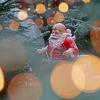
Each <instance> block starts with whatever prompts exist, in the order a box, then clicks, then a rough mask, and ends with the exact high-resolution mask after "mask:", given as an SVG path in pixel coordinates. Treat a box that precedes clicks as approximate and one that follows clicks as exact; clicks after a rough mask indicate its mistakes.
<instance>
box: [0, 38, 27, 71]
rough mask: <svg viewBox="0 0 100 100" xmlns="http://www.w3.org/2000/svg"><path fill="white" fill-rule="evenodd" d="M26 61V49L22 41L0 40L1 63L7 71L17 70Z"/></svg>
mask: <svg viewBox="0 0 100 100" xmlns="http://www.w3.org/2000/svg"><path fill="white" fill-rule="evenodd" d="M25 61H26V50H25V48H24V47H23V45H22V44H21V43H20V42H17V41H16V40H13V39H11V38H10V39H4V40H1V41H0V65H1V66H2V67H3V69H4V71H5V72H11V71H16V70H18V69H20V68H21V67H22V65H23V64H24V63H25Z"/></svg>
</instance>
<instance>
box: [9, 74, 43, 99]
mask: <svg viewBox="0 0 100 100" xmlns="http://www.w3.org/2000/svg"><path fill="white" fill-rule="evenodd" d="M41 93H42V85H41V82H40V80H39V79H38V78H37V77H36V76H34V75H33V74H30V73H20V74H17V75H16V76H15V77H14V78H13V79H12V80H11V81H10V83H9V86H8V95H9V97H10V99H11V100H39V99H40V96H41Z"/></svg>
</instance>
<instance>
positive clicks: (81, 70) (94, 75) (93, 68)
mask: <svg viewBox="0 0 100 100" xmlns="http://www.w3.org/2000/svg"><path fill="white" fill-rule="evenodd" d="M99 66H100V58H99V57H96V56H94V55H85V56H81V57H80V58H79V59H78V60H77V61H76V62H75V63H74V64H73V69H72V78H73V82H74V83H75V85H76V86H77V88H79V89H80V90H82V91H84V92H89V93H91V92H95V91H97V90H98V88H99V86H100V77H98V76H100V67H99Z"/></svg>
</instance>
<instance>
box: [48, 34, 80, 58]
mask: <svg viewBox="0 0 100 100" xmlns="http://www.w3.org/2000/svg"><path fill="white" fill-rule="evenodd" d="M70 48H72V49H73V55H74V56H77V55H79V50H78V47H77V45H76V43H75V41H74V39H73V38H72V37H71V36H69V37H66V38H65V39H64V41H63V43H62V44H60V46H59V47H56V48H53V47H52V41H49V43H48V47H47V53H48V55H49V56H50V57H51V59H58V60H62V59H66V58H68V56H67V55H63V53H64V51H66V50H68V49H70Z"/></svg>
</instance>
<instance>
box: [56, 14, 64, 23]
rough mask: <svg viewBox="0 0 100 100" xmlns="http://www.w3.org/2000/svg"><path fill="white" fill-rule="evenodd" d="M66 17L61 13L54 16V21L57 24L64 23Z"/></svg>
mask: <svg viewBox="0 0 100 100" xmlns="http://www.w3.org/2000/svg"><path fill="white" fill-rule="evenodd" d="M64 19H65V17H64V15H63V14H62V13H61V12H56V13H55V15H54V20H55V21H56V22H62V21H64Z"/></svg>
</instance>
